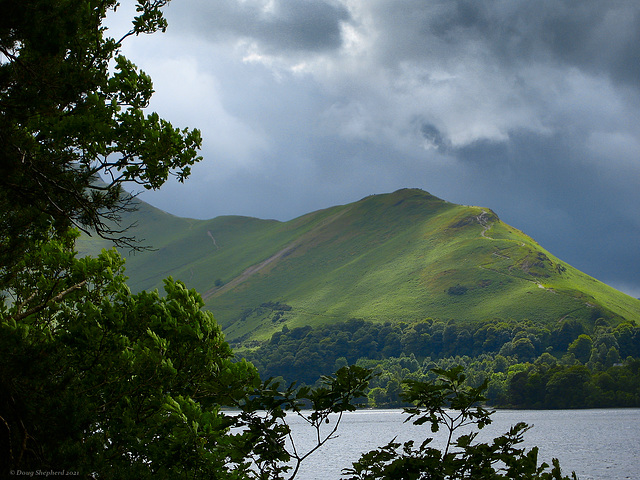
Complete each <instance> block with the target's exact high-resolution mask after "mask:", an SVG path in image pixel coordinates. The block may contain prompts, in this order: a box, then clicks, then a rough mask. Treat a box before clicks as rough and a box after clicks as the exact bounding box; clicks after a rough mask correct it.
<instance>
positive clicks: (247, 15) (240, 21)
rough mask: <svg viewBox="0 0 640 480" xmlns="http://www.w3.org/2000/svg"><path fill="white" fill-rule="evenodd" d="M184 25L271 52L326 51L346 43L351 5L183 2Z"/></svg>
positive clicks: (302, 0) (305, 0)
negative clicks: (343, 25) (344, 31)
mask: <svg viewBox="0 0 640 480" xmlns="http://www.w3.org/2000/svg"><path fill="white" fill-rule="evenodd" d="M176 12H177V13H176V15H180V17H181V18H180V20H179V21H178V22H177V23H178V24H179V25H180V26H186V25H188V28H189V30H190V31H191V33H194V34H197V35H205V36H210V37H213V38H218V39H222V38H245V39H250V40H253V41H256V42H258V43H259V44H260V46H261V47H262V48H264V49H266V50H267V51H269V52H271V51H277V52H282V51H314V52H315V51H324V50H332V49H336V48H339V47H340V45H341V44H342V38H341V23H342V22H344V21H347V20H348V19H349V14H348V11H347V10H346V8H344V7H342V6H340V5H338V4H336V3H333V2H326V1H322V0H272V1H259V0H245V1H240V0H216V1H209V0H201V1H193V2H188V4H185V5H180V6H178V9H177V10H176Z"/></svg>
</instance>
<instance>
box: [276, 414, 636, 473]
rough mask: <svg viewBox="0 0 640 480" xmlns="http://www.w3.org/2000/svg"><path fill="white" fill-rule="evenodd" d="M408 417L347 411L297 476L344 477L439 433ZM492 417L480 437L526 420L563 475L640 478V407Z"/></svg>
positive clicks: (543, 456) (296, 427)
mask: <svg viewBox="0 0 640 480" xmlns="http://www.w3.org/2000/svg"><path fill="white" fill-rule="evenodd" d="M405 418H406V415H404V414H403V413H402V410H360V411H356V412H351V413H347V414H345V415H344V416H343V419H342V422H341V424H340V427H339V430H338V437H337V438H335V439H331V440H329V441H328V442H327V443H326V444H325V445H324V446H323V447H321V449H320V450H318V451H316V452H314V453H313V454H312V455H311V456H310V457H309V458H307V459H306V460H305V462H304V463H303V464H302V467H301V470H300V472H299V473H298V476H297V477H296V479H299V480H328V479H339V478H340V475H341V471H342V469H343V468H345V467H349V466H351V464H352V463H353V462H354V461H355V460H357V459H358V458H359V456H360V454H361V453H363V452H367V451H369V450H372V449H374V448H377V447H380V446H382V445H385V444H386V443H388V442H389V441H390V440H392V439H393V438H394V437H397V439H398V441H401V442H403V441H406V440H411V439H413V440H416V441H422V440H424V438H425V437H427V436H434V435H433V434H431V432H430V429H429V426H428V425H424V426H421V427H417V426H414V425H412V424H411V423H403V421H404V419H405ZM492 418H493V423H492V424H491V425H489V426H488V427H485V428H484V429H483V430H482V431H481V435H480V436H479V437H478V440H480V441H488V440H490V439H492V438H494V437H497V436H499V435H501V434H503V433H505V432H507V431H508V430H509V428H510V427H511V426H512V425H515V424H516V423H518V422H525V423H527V424H529V425H533V428H532V429H531V430H529V431H528V432H526V433H525V434H524V440H525V441H524V443H523V446H525V447H527V449H529V448H530V447H532V446H538V447H539V454H538V462H539V463H541V462H543V461H544V462H547V463H549V464H551V459H552V458H554V457H556V458H558V459H559V460H560V466H561V467H562V471H563V474H565V475H569V474H570V473H571V472H572V471H575V472H576V474H577V475H578V478H579V479H580V480H622V479H633V480H640V409H593V410H499V411H497V412H496V413H494V414H493V416H492ZM289 422H290V425H291V427H292V430H293V434H294V438H295V439H296V444H297V445H298V447H300V449H301V450H304V448H305V445H307V446H308V445H310V444H313V440H314V437H313V435H314V430H313V429H311V428H310V427H309V426H308V425H305V424H304V423H303V421H302V420H300V419H298V418H290V419H289ZM331 426H332V424H329V425H327V426H326V428H330V427H331ZM440 433H442V432H439V433H438V434H435V441H434V444H433V445H434V446H437V447H438V448H440V446H441V445H443V444H444V439H443V438H442V435H440ZM436 442H440V443H439V444H437V443H436ZM300 449H299V450H300Z"/></svg>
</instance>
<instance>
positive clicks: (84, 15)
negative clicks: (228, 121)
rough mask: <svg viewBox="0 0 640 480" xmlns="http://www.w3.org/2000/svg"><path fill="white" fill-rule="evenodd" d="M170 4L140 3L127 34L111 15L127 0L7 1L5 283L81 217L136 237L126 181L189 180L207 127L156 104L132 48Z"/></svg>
mask: <svg viewBox="0 0 640 480" xmlns="http://www.w3.org/2000/svg"><path fill="white" fill-rule="evenodd" d="M168 1H169V0H137V4H138V5H137V12H138V16H136V17H135V18H134V19H133V22H132V28H131V30H130V31H129V32H127V33H126V34H125V35H124V36H123V37H122V38H120V39H118V40H116V39H113V38H110V37H109V36H107V30H106V28H105V27H104V26H103V21H104V19H105V18H106V16H107V14H108V13H110V12H112V11H114V10H115V9H116V7H117V6H118V2H117V0H22V1H20V2H15V1H13V0H0V10H1V11H2V18H1V19H0V211H2V216H1V218H0V232H1V233H0V282H1V283H0V290H1V289H4V288H5V286H6V285H7V284H8V283H10V281H11V278H12V276H13V274H14V273H15V271H16V270H15V266H16V263H18V262H19V257H20V255H22V254H23V253H25V252H27V251H29V249H30V248H31V247H32V245H33V243H32V240H34V239H36V238H37V239H44V238H47V237H48V236H49V235H52V234H55V233H59V232H65V231H66V230H67V229H68V228H69V226H76V227H78V228H80V229H82V230H84V231H87V232H90V231H93V232H97V233H98V234H99V235H101V236H104V237H107V238H111V239H112V240H114V241H115V242H117V243H120V244H129V245H130V244H132V241H133V239H132V238H131V237H128V236H126V234H125V233H124V229H123V228H121V227H119V226H118V225H117V223H114V221H117V220H118V219H119V213H120V212H122V210H123V209H125V210H126V209H127V208H129V205H128V203H127V199H129V200H130V198H131V196H127V195H125V194H124V193H123V189H122V184H123V183H125V182H132V183H134V184H138V185H140V186H142V187H144V188H147V189H156V188H159V187H160V186H161V185H162V184H163V183H164V182H165V181H166V180H167V178H168V176H169V175H174V176H176V177H177V179H178V180H179V181H183V180H184V179H185V178H186V177H187V176H188V175H189V173H190V166H191V165H193V164H194V163H195V162H196V161H198V160H199V159H200V157H198V156H197V150H198V149H199V147H200V145H201V138H200V132H199V131H198V130H191V131H190V130H187V129H183V130H181V129H177V128H174V127H173V126H172V125H171V124H170V123H169V122H168V121H166V120H164V119H161V118H160V117H159V116H158V115H157V114H156V113H146V112H145V109H146V107H147V106H148V105H149V100H150V98H151V95H152V93H153V86H152V82H151V79H150V77H149V76H147V75H146V74H144V73H143V72H140V71H139V70H138V69H137V68H136V67H135V65H134V64H133V63H131V62H130V61H129V60H127V59H126V58H125V57H123V56H122V55H120V47H121V45H122V42H123V41H124V40H125V39H126V38H128V37H130V36H135V35H139V34H143V33H153V32H156V31H158V30H160V31H164V30H165V29H166V26H167V24H166V21H165V19H164V18H163V16H162V12H161V7H163V6H164V5H165V4H167V3H168ZM100 177H101V178H102V180H104V181H102V180H101V178H100Z"/></svg>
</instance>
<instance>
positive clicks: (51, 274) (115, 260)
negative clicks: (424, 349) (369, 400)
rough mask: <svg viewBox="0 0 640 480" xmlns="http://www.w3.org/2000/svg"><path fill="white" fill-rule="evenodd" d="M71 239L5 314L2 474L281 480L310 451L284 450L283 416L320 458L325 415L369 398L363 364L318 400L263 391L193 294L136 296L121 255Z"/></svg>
mask: <svg viewBox="0 0 640 480" xmlns="http://www.w3.org/2000/svg"><path fill="white" fill-rule="evenodd" d="M73 240H74V235H68V236H67V237H66V238H64V239H63V240H56V241H48V242H45V243H43V244H41V245H40V247H41V248H40V249H39V251H40V252H41V256H40V257H37V258H36V257H35V256H33V255H32V256H29V257H28V258H26V259H25V265H24V266H25V268H24V269H23V270H22V272H23V274H22V275H21V276H20V277H19V279H18V280H19V281H18V282H17V284H16V288H15V291H14V294H15V297H14V298H15V302H13V303H12V304H10V305H7V304H3V305H2V310H1V311H0V313H1V318H2V321H1V322H0V352H1V355H0V385H1V386H2V388H0V420H1V421H0V426H1V427H2V428H0V465H1V466H2V467H1V468H2V469H3V470H2V471H0V476H7V475H8V472H9V469H13V470H23V471H32V472H33V471H37V470H42V471H44V470H48V469H55V470H63V469H64V470H67V471H77V472H79V473H80V474H82V475H85V476H88V475H94V474H95V476H97V477H98V478H105V479H108V478H177V477H180V478H221V479H223V478H233V479H237V478H267V476H265V475H267V473H268V478H282V476H283V475H285V474H286V473H287V471H288V470H290V469H292V468H293V469H294V474H295V470H296V469H297V466H299V463H300V462H301V461H302V460H304V458H306V456H308V455H309V453H310V452H298V451H297V450H287V449H286V448H285V439H286V438H288V437H289V435H290V430H289V428H288V426H287V424H286V417H285V410H290V411H293V412H294V413H296V414H298V415H301V416H303V417H304V418H305V419H307V421H308V422H309V424H310V425H311V426H312V427H314V428H316V429H317V430H318V435H317V438H318V442H317V445H316V446H315V447H314V448H313V450H315V449H317V448H319V446H321V445H322V444H323V443H324V442H325V441H326V440H327V438H329V437H331V435H333V434H334V433H335V430H334V431H331V432H328V433H327V434H325V435H324V436H320V433H319V426H320V425H321V424H322V423H323V422H324V420H326V418H327V417H328V415H329V414H331V413H338V414H341V413H342V412H344V411H347V410H353V409H354V408H355V407H354V405H353V403H352V402H353V400H354V399H355V398H357V397H362V396H364V388H365V387H366V385H367V384H368V380H369V377H370V374H369V372H368V371H366V370H364V369H361V368H358V367H350V368H349V367H344V368H341V369H340V370H339V371H338V372H337V374H336V376H335V377H324V378H323V379H322V385H321V387H319V388H317V389H310V388H304V389H299V390H294V389H293V388H289V389H288V390H286V391H284V392H281V391H278V389H277V388H275V387H274V386H273V384H272V382H270V381H267V382H264V383H263V382H261V381H260V378H259V377H258V374H257V371H256V369H255V367H254V366H253V365H251V364H250V363H248V362H245V361H233V359H232V357H233V354H232V351H231V349H230V347H229V345H228V344H227V343H226V342H225V341H224V338H223V335H222V332H221V330H220V327H219V325H218V324H217V323H216V322H215V320H214V318H213V315H212V314H211V313H210V312H208V311H204V310H202V307H203V305H204V302H203V301H202V298H201V297H200V295H199V294H198V293H197V292H195V291H194V290H189V289H187V288H186V286H185V285H184V284H182V283H181V282H176V281H173V280H172V279H167V280H166V281H165V292H166V295H165V296H164V297H161V296H160V295H159V293H158V292H157V291H154V292H141V293H138V294H135V295H134V294H132V293H131V292H130V290H129V289H128V287H127V285H126V278H125V277H124V275H123V264H124V261H123V259H122V258H121V257H120V256H119V255H118V254H117V253H116V252H115V250H112V251H103V253H102V254H101V255H99V256H98V257H97V258H88V257H87V258H82V259H77V258H76V257H75V253H74V252H73V251H72V250H71V249H70V244H72V243H73ZM63 242H67V244H64V243H63ZM51 289H53V290H54V291H55V292H59V293H56V295H55V296H54V299H53V300H51V301H48V302H46V304H45V306H44V307H43V308H39V309H37V310H29V311H25V310H24V309H23V305H24V303H25V301H24V300H25V298H27V297H30V296H31V295H32V293H31V292H34V291H36V292H37V291H41V290H51ZM303 406H307V407H310V408H311V410H310V412H305V411H303V410H302V407H303ZM223 407H230V408H234V409H236V410H237V411H238V412H239V413H238V414H229V413H227V412H225V411H224V410H223ZM338 423H339V422H338ZM336 428H337V424H336ZM294 445H295V444H294ZM292 460H293V462H294V464H293V466H291V465H289V464H288V463H289V462H290V461H292Z"/></svg>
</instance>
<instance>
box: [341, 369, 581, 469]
mask: <svg viewBox="0 0 640 480" xmlns="http://www.w3.org/2000/svg"><path fill="white" fill-rule="evenodd" d="M434 372H435V373H436V374H437V375H438V378H437V380H436V381H435V382H434V383H426V382H419V381H414V380H409V381H406V382H405V386H406V390H405V392H404V398H405V400H407V401H410V402H413V403H414V404H415V406H414V407H410V408H405V412H406V413H408V414H409V417H408V418H407V420H406V421H409V420H411V419H415V420H414V421H413V423H414V424H415V425H423V424H430V426H431V431H432V432H434V433H435V432H438V431H439V430H440V429H441V428H442V429H444V430H445V433H446V435H447V441H446V445H445V447H444V449H443V450H442V451H441V450H438V449H436V448H433V447H432V446H431V445H430V444H431V442H432V440H433V439H432V438H426V439H425V440H424V441H423V442H422V443H421V444H420V445H419V446H416V445H415V442H414V441H408V442H405V443H404V444H400V443H398V442H395V441H394V440H392V441H391V442H390V443H388V444H387V445H386V446H384V447H381V448H379V449H377V450H372V451H371V452H368V453H365V454H363V455H362V456H361V457H360V459H359V460H358V461H356V462H355V463H354V464H353V466H352V467H351V468H347V469H344V470H343V473H344V475H346V476H347V477H346V478H348V479H349V480H365V479H366V480H373V479H381V480H382V479H384V480H388V479H398V480H400V479H401V480H418V479H425V480H426V479H429V480H435V479H441V480H445V479H447V480H453V479H456V480H457V479H463V478H473V479H474V480H484V479H486V480H489V479H491V480H496V479H500V478H503V479H513V478H527V479H545V480H568V479H569V477H563V476H562V473H561V470H560V465H559V463H558V461H557V460H556V459H553V462H552V463H553V468H551V469H549V465H547V464H546V463H542V464H540V465H538V449H537V448H536V447H534V448H532V449H531V450H529V451H526V450H525V449H523V448H517V445H518V444H520V443H521V442H522V439H523V434H524V433H525V432H526V431H527V430H528V429H529V428H530V427H529V426H527V425H526V424H524V423H518V424H517V425H515V426H514V427H512V428H511V429H510V431H509V432H507V433H505V434H504V435H502V436H500V437H497V438H495V439H494V440H493V441H492V442H491V443H474V440H475V438H476V437H477V435H478V433H477V432H472V433H470V434H465V435H460V436H458V437H457V438H456V437H455V435H456V434H457V432H458V431H459V430H460V429H464V428H465V427H468V426H469V425H475V426H476V427H477V428H478V429H481V428H483V427H484V426H486V425H488V424H490V423H491V413H492V412H490V411H488V410H486V409H485V408H483V407H481V406H479V402H482V401H484V400H485V398H484V397H483V395H482V393H483V391H484V390H485V389H486V387H487V382H486V381H485V383H484V384H483V385H481V386H480V387H477V388H473V387H468V386H463V385H464V380H465V376H464V374H463V373H462V367H461V366H457V367H453V368H451V369H449V370H441V369H434ZM572 478H574V479H576V476H575V473H574V474H573V476H572Z"/></svg>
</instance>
